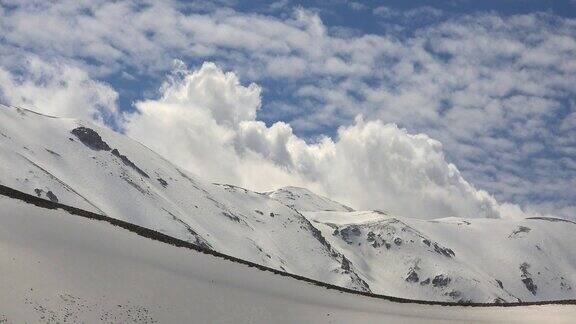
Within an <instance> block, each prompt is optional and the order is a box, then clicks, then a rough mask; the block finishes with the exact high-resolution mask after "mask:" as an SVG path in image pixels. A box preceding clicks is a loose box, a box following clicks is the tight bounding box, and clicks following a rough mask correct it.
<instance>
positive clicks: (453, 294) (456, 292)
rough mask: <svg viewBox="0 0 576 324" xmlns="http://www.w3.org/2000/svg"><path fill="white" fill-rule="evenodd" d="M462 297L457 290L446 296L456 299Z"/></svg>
mask: <svg viewBox="0 0 576 324" xmlns="http://www.w3.org/2000/svg"><path fill="white" fill-rule="evenodd" d="M461 295H462V293H461V292H459V291H458V290H452V291H451V292H449V293H448V296H450V297H452V298H454V299H456V298H458V297H460V296H461Z"/></svg>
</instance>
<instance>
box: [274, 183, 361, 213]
mask: <svg viewBox="0 0 576 324" xmlns="http://www.w3.org/2000/svg"><path fill="white" fill-rule="evenodd" d="M265 194H266V195H268V196H269V197H271V198H274V199H276V200H278V201H280V202H282V203H283V204H285V205H287V206H290V207H292V208H294V209H296V210H298V211H300V212H305V211H353V210H354V209H352V208H350V207H348V206H346V205H343V204H341V203H339V202H336V201H334V200H331V199H329V198H327V197H323V196H320V195H318V194H315V193H313V192H312V191H310V190H308V189H306V188H299V187H284V188H280V189H278V190H274V191H270V192H266V193H265Z"/></svg>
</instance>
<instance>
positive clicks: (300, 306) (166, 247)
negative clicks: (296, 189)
mask: <svg viewBox="0 0 576 324" xmlns="http://www.w3.org/2000/svg"><path fill="white" fill-rule="evenodd" d="M0 211H1V212H0V259H1V260H2V263H1V269H2V280H0V291H1V293H0V323H98V322H106V323H360V322H361V323H390V322H392V323H398V322H402V323H447V322H460V323H462V322H466V323H471V322H481V321H483V322H487V321H489V322H506V323H514V322H516V323H543V322H549V323H570V322H571V321H573V319H574V317H575V316H576V307H574V306H572V305H543V306H521V307H497V308H486V307H479V308H478V307H461V306H450V307H446V306H434V305H423V304H413V303H408V304H406V303H397V302H393V301H390V300H386V299H378V298H369V297H366V296H359V295H354V294H350V293H343V292H342V291H338V290H333V289H326V288H324V287H319V286H316V285H314V284H312V283H309V282H305V281H302V280H296V279H295V278H293V277H288V276H280V275H277V274H274V273H272V272H270V271H262V270H261V269H257V268H255V267H249V266H248V265H246V264H241V263H237V262H232V261H229V260H225V259H223V258H221V257H216V256H213V255H209V254H204V253H200V252H198V251H195V250H192V249H188V248H184V247H175V246H172V245H170V244H165V243H162V242H160V241H157V240H154V239H151V238H148V237H143V236H140V235H138V234H136V233H134V232H132V231H129V230H127V229H126V228H122V227H118V226H113V225H111V224H109V223H107V222H106V221H100V220H95V219H89V218H84V217H79V216H77V215H73V214H70V213H68V212H67V211H64V210H62V209H45V208H42V207H38V206H35V205H33V204H29V203H26V202H24V201H21V200H16V199H13V198H8V197H5V196H2V195H0Z"/></svg>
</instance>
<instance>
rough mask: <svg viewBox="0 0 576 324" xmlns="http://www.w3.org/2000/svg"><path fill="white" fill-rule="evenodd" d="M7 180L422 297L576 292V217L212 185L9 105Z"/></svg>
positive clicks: (127, 144) (118, 143) (105, 136)
mask: <svg viewBox="0 0 576 324" xmlns="http://www.w3.org/2000/svg"><path fill="white" fill-rule="evenodd" d="M0 184H2V185H5V186H7V187H11V188H14V189H17V190H20V191H23V192H26V193H29V194H33V195H36V196H37V197H41V198H43V199H47V200H52V201H58V202H60V203H63V204H66V205H70V206H74V207H77V208H81V209H84V210H88V211H91V212H94V213H98V214H103V215H106V216H109V217H112V218H116V219H120V220H124V221H127V222H129V223H133V224H136V225H140V226H143V227H146V228H150V229H153V230H156V231H159V232H162V233H165V234H167V235H170V236H173V237H176V238H178V239H182V240H185V241H188V242H191V243H193V244H195V245H197V246H201V247H204V248H206V249H211V250H214V251H218V252H221V253H225V254H228V255H232V256H234V257H237V258H240V259H243V260H248V261H251V262H254V263H257V264H261V265H265V266H267V267H270V268H273V269H277V270H281V271H285V272H289V273H294V274H297V275H301V276H304V277H307V278H312V279H315V280H319V281H323V282H327V283H330V284H334V285H338V286H342V287H347V288H352V289H356V290H360V291H370V292H374V293H379V294H385V295H392V296H398V297H404V298H411V299H422V300H440V301H454V302H467V301H473V302H513V301H518V300H522V301H540V300H557V299H575V298H576V292H575V289H576V286H575V285H576V252H575V251H574V247H575V246H576V238H575V237H574V235H573V233H574V230H575V229H576V224H574V223H572V222H568V221H563V220H558V219H553V218H538V219H525V220H502V219H474V220H468V219H456V218H450V219H439V220H434V221H423V220H417V219H410V218H400V217H394V216H392V215H387V214H385V213H383V212H371V211H370V212H362V211H353V210H352V209H351V208H350V207H347V206H344V205H342V204H340V203H337V202H334V201H332V200H330V199H328V198H326V197H322V196H319V195H316V194H314V193H312V192H310V191H308V190H306V189H302V188H295V187H287V188H282V189H279V190H276V191H272V192H267V193H257V192H253V191H250V190H247V189H243V188H239V187H235V186H231V185H225V184H212V183H208V182H205V181H203V180H201V179H200V178H199V177H197V176H195V175H193V174H190V173H189V172H186V171H184V170H182V169H181V168H178V167H176V166H174V165H173V164H172V163H170V162H169V161H167V160H165V159H164V158H162V157H161V156H159V155H158V154H156V153H154V152H152V151H151V150H150V149H148V148H146V147H145V146H143V145H142V144H140V143H138V142H136V141H134V140H132V139H130V138H128V137H126V136H124V135H121V134H118V133H115V132H113V131H111V130H109V129H107V128H103V127H98V126H96V125H94V124H91V123H88V122H84V121H78V120H73V119H64V118H54V117H49V116H45V115H41V114H38V113H35V112H32V111H29V110H25V109H20V108H14V107H6V106H0Z"/></svg>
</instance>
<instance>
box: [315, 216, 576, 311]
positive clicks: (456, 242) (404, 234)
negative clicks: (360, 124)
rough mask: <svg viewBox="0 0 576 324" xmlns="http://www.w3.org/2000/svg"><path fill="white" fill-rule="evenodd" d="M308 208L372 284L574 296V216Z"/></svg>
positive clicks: (469, 295) (429, 295)
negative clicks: (428, 216)
mask: <svg viewBox="0 0 576 324" xmlns="http://www.w3.org/2000/svg"><path fill="white" fill-rule="evenodd" d="M305 215H306V216H307V217H308V218H309V219H310V220H311V221H312V223H313V224H314V225H315V226H316V227H317V228H318V229H320V230H321V231H322V233H323V234H324V236H325V237H326V238H327V239H328V241H329V242H330V243H331V244H332V245H333V246H334V247H335V248H336V249H337V250H338V251H340V252H341V253H342V254H344V255H346V257H347V258H348V259H350V260H351V261H352V263H354V264H355V266H356V269H357V272H358V274H359V275H360V276H361V277H362V278H363V279H364V280H365V281H366V282H368V284H369V285H370V287H371V289H372V290H373V291H378V292H383V293H386V294H388V295H393V296H399V297H405V298H418V299H426V300H445V301H460V302H466V301H476V302H504V301H506V302H514V301H519V300H521V301H537V300H558V299H575V298H576V251H575V250H574V247H576V237H575V236H574V233H575V231H576V223H573V222H570V221H564V220H558V219H553V218H540V219H525V220H520V221H515V220H503V219H457V218H447V219H438V220H433V221H427V220H418V219H411V218H401V217H392V216H389V215H387V214H384V213H381V212H306V213H305Z"/></svg>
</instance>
